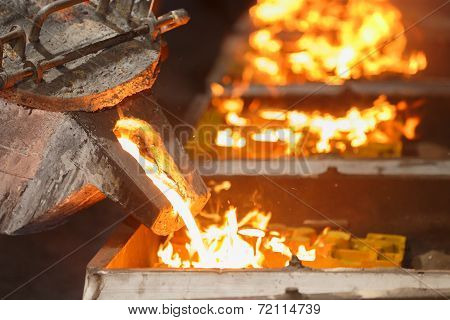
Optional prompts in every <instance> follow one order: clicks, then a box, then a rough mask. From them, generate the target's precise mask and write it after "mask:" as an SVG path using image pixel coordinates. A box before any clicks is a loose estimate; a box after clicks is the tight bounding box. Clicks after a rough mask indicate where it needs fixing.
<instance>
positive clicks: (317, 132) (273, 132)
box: [216, 95, 419, 155]
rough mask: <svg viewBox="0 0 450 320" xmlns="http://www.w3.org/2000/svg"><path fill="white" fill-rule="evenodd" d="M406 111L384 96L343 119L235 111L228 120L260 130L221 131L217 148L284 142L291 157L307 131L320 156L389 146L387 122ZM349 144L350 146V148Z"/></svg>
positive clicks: (409, 130) (408, 129) (409, 129)
mask: <svg viewBox="0 0 450 320" xmlns="http://www.w3.org/2000/svg"><path fill="white" fill-rule="evenodd" d="M222 100H223V101H222V102H220V101H219V100H218V101H216V106H218V108H219V109H220V103H222V104H227V101H228V99H222ZM404 108H406V107H405V102H403V101H401V102H399V103H398V104H397V105H394V104H392V103H390V102H389V101H388V100H387V98H386V96H383V95H382V96H380V97H378V98H377V99H376V100H375V101H374V102H373V106H372V107H370V108H365V109H359V108H357V107H351V108H349V109H348V110H347V112H346V113H345V114H344V115H343V116H334V115H331V114H328V113H321V112H318V111H314V112H309V113H307V112H301V111H296V110H293V111H286V110H283V109H277V108H262V109H260V110H258V112H256V115H254V114H253V112H250V113H249V112H247V113H246V112H245V111H241V114H240V115H239V116H237V115H235V114H234V113H233V112H229V113H227V114H226V116H225V117H226V119H229V118H230V117H235V116H236V117H237V118H236V119H235V120H234V121H233V125H234V126H237V125H239V124H245V125H246V126H249V127H252V126H253V127H256V131H255V130H253V131H251V132H250V134H249V137H247V136H243V133H241V132H239V131H237V130H233V129H231V128H226V129H223V130H220V131H219V132H218V134H217V137H216V145H218V146H226V147H235V148H243V147H244V146H246V142H247V139H251V140H253V141H257V142H272V143H274V142H284V143H285V144H286V146H285V148H286V152H285V153H286V154H287V155H289V154H292V153H293V152H294V151H295V150H296V146H297V145H298V144H299V143H300V141H302V137H303V135H304V130H308V131H309V132H310V133H311V134H312V135H313V137H317V139H316V142H315V146H314V148H315V150H314V151H315V152H317V153H329V152H331V151H332V150H338V151H341V152H343V151H345V150H346V149H347V148H348V147H353V148H358V147H361V146H364V145H367V144H368V143H369V142H376V143H389V142H390V141H391V139H393V138H391V137H390V136H389V135H388V134H387V133H386V132H383V131H382V127H381V125H382V124H383V123H386V122H394V121H396V122H397V121H399V120H397V119H396V117H397V110H402V109H404ZM247 114H248V115H247ZM258 119H259V120H258ZM263 120H268V121H276V122H274V123H276V125H277V126H278V127H271V128H265V127H264V122H262V121H263ZM228 122H230V121H228ZM418 123H419V119H418V118H414V120H409V118H408V119H407V120H406V123H405V125H404V128H403V130H402V131H403V133H404V135H405V137H407V138H408V139H412V138H413V137H414V132H415V127H416V126H417V124H418ZM398 125H402V124H401V122H398ZM310 138H311V137H310ZM345 142H347V143H348V146H347V145H346V143H345Z"/></svg>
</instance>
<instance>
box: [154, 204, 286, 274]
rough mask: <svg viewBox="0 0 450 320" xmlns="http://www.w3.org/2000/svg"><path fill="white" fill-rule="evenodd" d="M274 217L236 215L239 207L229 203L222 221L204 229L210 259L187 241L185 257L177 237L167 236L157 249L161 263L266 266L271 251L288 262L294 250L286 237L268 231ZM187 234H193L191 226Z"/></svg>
mask: <svg viewBox="0 0 450 320" xmlns="http://www.w3.org/2000/svg"><path fill="white" fill-rule="evenodd" d="M270 218H271V214H270V213H265V212H262V211H259V210H253V211H250V212H249V213H247V214H246V215H245V216H244V217H243V218H242V219H241V220H239V221H238V219H237V209H236V208H234V207H230V208H229V209H228V210H227V211H226V212H225V215H224V217H223V222H222V224H220V225H219V224H214V223H212V224H208V226H206V227H205V228H203V229H202V231H201V237H202V240H203V243H204V244H205V246H206V251H207V255H208V257H210V259H209V260H203V259H202V258H201V257H200V256H199V255H197V254H196V251H195V250H191V245H190V244H189V243H187V244H186V245H185V248H186V250H185V252H184V259H182V258H180V257H181V255H180V253H177V252H174V249H173V248H174V244H173V243H172V241H174V240H173V239H174V238H168V239H167V241H166V242H165V243H164V244H162V245H161V246H160V248H159V251H158V257H159V259H160V263H161V264H163V265H165V266H168V267H171V268H189V267H196V268H263V267H266V266H267V263H268V261H266V260H267V259H268V257H270V254H269V253H279V254H281V255H282V256H284V257H285V259H284V262H283V265H280V267H283V266H287V265H288V263H289V261H290V259H291V257H292V253H291V250H290V249H289V247H288V246H287V245H286V244H285V241H286V239H285V238H284V237H279V236H274V235H271V234H269V233H268V232H266V230H267V229H268V224H269V221H270ZM186 233H187V236H188V238H189V239H192V238H191V235H190V231H189V229H187V230H186Z"/></svg>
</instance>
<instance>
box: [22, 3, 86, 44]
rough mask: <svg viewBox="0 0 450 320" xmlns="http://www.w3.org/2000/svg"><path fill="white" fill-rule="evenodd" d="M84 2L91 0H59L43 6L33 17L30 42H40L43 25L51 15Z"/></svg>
mask: <svg viewBox="0 0 450 320" xmlns="http://www.w3.org/2000/svg"><path fill="white" fill-rule="evenodd" d="M83 2H89V0H59V1H55V2H52V3H49V4H48V5H46V6H45V7H42V8H41V10H39V12H38V13H37V14H36V16H35V17H34V19H33V27H32V28H31V31H30V42H32V43H35V42H39V35H40V33H41V29H42V26H43V25H44V22H45V20H47V18H48V16H49V15H51V14H52V13H54V12H57V11H60V10H63V9H66V8H69V7H73V6H74V5H77V4H80V3H83Z"/></svg>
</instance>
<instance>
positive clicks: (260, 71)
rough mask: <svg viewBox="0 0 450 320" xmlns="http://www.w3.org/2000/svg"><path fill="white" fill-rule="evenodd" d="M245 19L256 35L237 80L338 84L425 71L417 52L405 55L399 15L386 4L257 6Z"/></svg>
mask: <svg viewBox="0 0 450 320" xmlns="http://www.w3.org/2000/svg"><path fill="white" fill-rule="evenodd" d="M249 14H250V19H251V22H252V24H253V25H254V27H255V29H256V30H255V31H254V32H252V33H251V34H250V36H249V46H250V48H251V49H250V50H249V51H248V52H247V54H246V63H245V70H244V71H243V75H252V77H253V79H251V80H254V81H255V82H260V83H264V84H269V85H270V84H286V83H289V82H292V79H295V77H296V76H297V77H299V76H300V77H302V78H303V79H304V80H308V81H321V82H328V83H340V82H342V81H343V80H346V79H358V78H361V77H371V76H376V75H380V74H382V73H398V74H404V75H414V74H416V73H417V72H419V71H421V70H423V69H425V68H426V66H427V58H426V56H425V54H424V53H423V52H422V51H414V52H411V53H410V54H409V55H407V54H406V53H405V52H406V46H407V40H406V37H405V35H404V31H405V28H404V26H403V24H402V22H401V19H402V15H401V13H400V11H399V10H398V9H397V8H396V7H395V6H394V5H392V4H391V3H390V2H389V0H348V1H341V0H258V1H257V3H256V4H255V5H254V6H253V7H252V8H250V11H249ZM242 80H248V79H245V77H244V76H243V79H242ZM294 81H295V80H294Z"/></svg>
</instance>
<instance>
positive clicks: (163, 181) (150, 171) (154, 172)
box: [117, 137, 208, 261]
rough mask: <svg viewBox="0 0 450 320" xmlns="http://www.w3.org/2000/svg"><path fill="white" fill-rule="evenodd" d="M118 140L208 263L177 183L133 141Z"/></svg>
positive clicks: (197, 229)
mask: <svg viewBox="0 0 450 320" xmlns="http://www.w3.org/2000/svg"><path fill="white" fill-rule="evenodd" d="M117 139H118V140H119V143H120V145H121V146H122V149H123V150H125V151H126V152H128V153H129V154H130V155H131V156H132V157H133V158H135V159H136V160H137V161H138V163H139V164H140V166H141V167H142V168H143V169H144V170H145V174H146V175H147V177H148V178H149V179H150V180H152V182H153V184H154V185H155V186H156V187H157V188H158V189H159V190H160V191H161V193H162V194H163V195H164V196H165V197H166V198H167V200H169V202H170V204H171V205H172V207H173V209H174V210H175V212H176V213H178V214H179V215H180V217H181V218H182V219H183V221H184V223H185V225H186V228H187V229H188V230H189V235H190V237H191V239H192V246H193V247H194V249H195V250H196V251H197V253H198V255H199V256H200V258H201V259H202V260H205V261H207V260H208V256H207V252H206V249H205V246H204V245H203V241H202V237H201V235H200V230H199V228H198V226H197V224H196V223H195V220H194V217H193V215H192V212H191V209H190V208H189V202H188V201H185V200H184V199H183V198H182V197H181V195H180V194H179V193H178V192H177V191H176V189H175V183H174V182H173V181H172V180H171V179H170V178H169V177H168V176H167V175H166V174H165V173H164V172H159V170H158V167H157V166H156V165H155V164H154V163H153V162H151V161H150V160H148V159H146V158H145V157H144V156H142V155H141V154H140V152H139V148H138V146H137V145H136V144H135V143H134V142H133V141H131V140H130V139H128V138H126V137H120V138H117ZM142 160H143V161H142Z"/></svg>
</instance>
